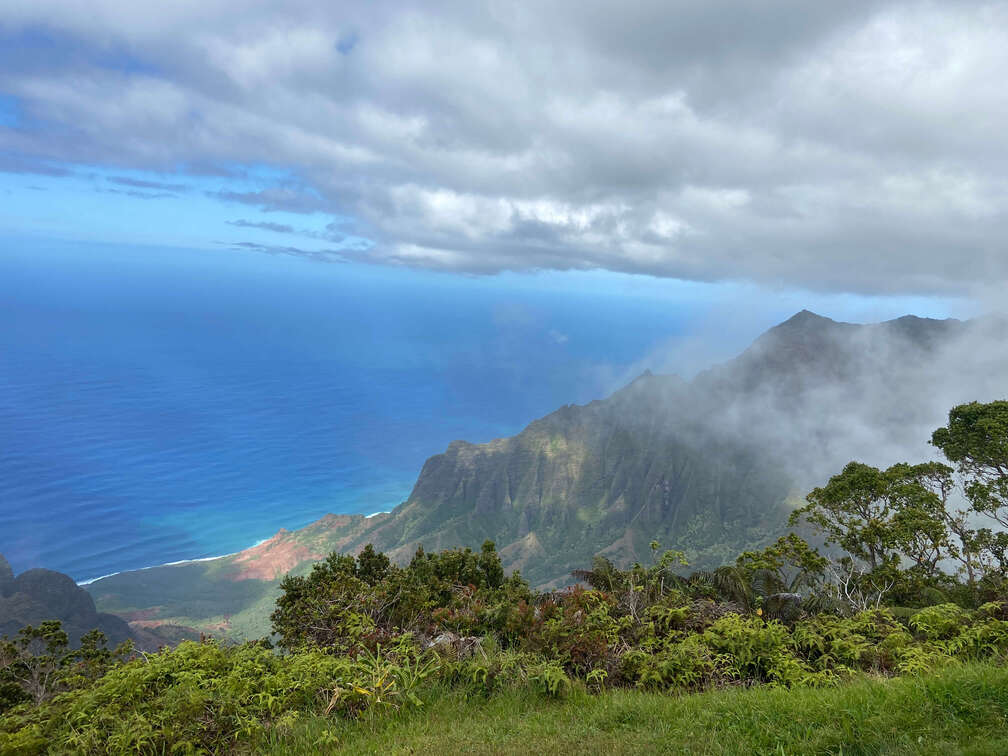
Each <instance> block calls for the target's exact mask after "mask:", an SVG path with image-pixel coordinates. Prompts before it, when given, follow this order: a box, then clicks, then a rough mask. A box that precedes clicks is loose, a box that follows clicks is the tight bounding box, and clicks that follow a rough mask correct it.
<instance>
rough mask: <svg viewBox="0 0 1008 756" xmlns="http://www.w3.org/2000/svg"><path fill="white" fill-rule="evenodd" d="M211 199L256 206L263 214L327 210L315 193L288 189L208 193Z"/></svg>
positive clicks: (323, 202)
mask: <svg viewBox="0 0 1008 756" xmlns="http://www.w3.org/2000/svg"><path fill="white" fill-rule="evenodd" d="M207 195H208V196H210V197H215V198H217V199H220V200H223V201H225V202H239V203H241V204H244V205H254V206H255V207H258V208H259V209H260V210H262V211H263V212H267V213H268V212H273V211H284V212H288V213H318V212H323V211H324V210H325V209H326V203H325V200H323V199H322V198H321V197H320V196H318V195H317V194H315V193H310V192H306V191H298V190H294V189H287V188H270V189H263V190H261V191H258V192H231V191H226V190H220V191H216V192H207Z"/></svg>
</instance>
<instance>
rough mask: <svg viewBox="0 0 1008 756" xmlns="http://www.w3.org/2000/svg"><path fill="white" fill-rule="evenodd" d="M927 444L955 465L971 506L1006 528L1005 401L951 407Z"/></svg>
mask: <svg viewBox="0 0 1008 756" xmlns="http://www.w3.org/2000/svg"><path fill="white" fill-rule="evenodd" d="M931 443H932V444H933V445H934V446H936V447H938V448H939V449H941V451H942V453H943V454H944V455H945V457H946V458H947V459H948V460H949V461H950V462H954V463H956V465H958V470H959V473H960V474H961V475H962V476H963V478H964V490H965V493H966V497H967V499H969V502H970V504H971V505H972V507H973V509H974V510H975V511H976V512H977V513H979V514H984V515H986V516H988V517H990V518H991V519H993V520H995V521H996V522H998V523H999V524H1000V525H1002V526H1003V527H1005V528H1008V401H997V402H990V403H988V404H981V403H979V402H970V403H969V404H960V405H959V406H957V407H953V408H952V410H951V411H950V412H949V420H948V425H947V426H945V427H943V428H938V429H937V430H936V431H935V432H934V433H933V434H932V435H931Z"/></svg>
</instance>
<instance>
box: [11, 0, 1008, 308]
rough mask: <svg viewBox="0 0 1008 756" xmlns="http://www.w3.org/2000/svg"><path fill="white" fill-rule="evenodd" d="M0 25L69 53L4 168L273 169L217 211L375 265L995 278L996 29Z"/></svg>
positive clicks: (334, 11)
mask: <svg viewBox="0 0 1008 756" xmlns="http://www.w3.org/2000/svg"><path fill="white" fill-rule="evenodd" d="M0 18H3V19H4V21H3V22H0V32H2V33H3V35H4V39H5V40H16V39H18V38H21V37H24V38H27V37H30V35H31V34H37V33H38V30H39V29H45V30H47V31H46V33H47V34H50V35H53V36H58V37H59V38H60V39H62V40H72V41H73V45H72V49H73V50H74V51H75V52H74V55H73V56H68V58H67V61H66V64H65V65H59V60H58V59H57V61H56V63H53V60H52V57H51V56H47V58H46V62H45V64H44V65H43V64H42V63H41V62H40V63H38V65H35V64H33V63H31V59H30V58H28V62H27V63H19V65H18V66H16V67H13V68H10V69H6V68H5V69H2V70H0V91H4V92H7V93H9V94H10V95H11V96H14V97H16V98H17V101H18V103H19V107H22V108H23V109H24V110H25V112H27V113H30V114H31V116H32V118H33V119H34V120H33V123H41V124H44V125H45V128H39V129H35V130H26V129H22V130H21V131H19V132H17V133H15V132H13V131H7V132H4V131H3V130H0V150H6V151H8V153H9V152H12V151H17V152H18V153H19V154H25V155H35V156H37V158H38V159H46V160H49V161H63V162H69V163H74V162H90V163H91V164H96V163H98V164H101V163H103V162H104V163H108V164H114V165H117V166H121V167H129V168H137V169H152V170H173V169H174V168H175V167H176V166H178V165H193V166H195V165H224V166H234V165H268V166H277V167H279V168H281V169H282V170H285V171H288V172H290V173H292V174H293V175H294V176H296V177H297V178H298V180H300V181H301V182H302V183H303V187H297V188H291V187H289V186H286V185H284V186H279V187H276V188H271V189H265V190H263V191H260V192H246V191H242V192H234V191H231V190H228V189H222V190H221V191H220V192H218V193H216V194H215V195H214V196H216V197H217V198H218V199H221V200H224V201H231V202H241V203H244V204H249V205H253V206H256V207H259V208H261V209H263V210H287V211H294V212H305V213H311V212H330V213H333V214H334V215H340V216H351V217H353V218H354V219H355V220H356V224H357V226H358V227H359V229H363V231H361V230H359V229H358V228H355V233H366V235H367V236H369V237H370V238H372V239H373V240H374V242H375V243H374V245H373V246H371V247H370V248H369V249H368V250H367V252H366V253H361V254H362V255H363V257H364V258H365V259H370V260H375V261H379V262H388V263H395V264H404V265H416V266H425V267H431V268H438V269H446V270H463V271H471V272H494V271H499V270H505V269H530V268H556V269H588V268H606V269H611V270H620V271H628V272H642V273H650V274H654V275H659V276H674V277H680V278H687V279H693V280H725V279H735V280H749V281H755V282H759V283H763V284H771V285H787V286H801V287H805V288H811V289H817V290H831V291H857V292H868V293H890V292H916V293H936V292H939V293H946V294H948V293H968V292H971V291H973V290H974V289H975V288H976V287H978V286H983V285H987V284H991V283H1003V282H1004V281H1005V279H1006V278H1008V250H1006V249H1005V245H1004V242H1003V241H1002V238H1003V234H1002V229H1003V228H1004V224H1005V221H1006V220H1008V179H1006V178H1005V177H1006V176H1008V170H1006V169H1008V142H1006V141H1005V140H1004V139H1003V138H1002V137H1001V135H1002V134H1003V133H1006V131H1008V87H1006V85H1005V83H1004V81H1003V71H1004V70H1008V7H1006V6H1005V4H1004V3H985V2H979V1H978V2H971V1H969V0H963V1H962V2H956V3H944V4H939V3H927V2H848V3H810V2H805V1H804V0H801V1H799V0H774V1H771V2H757V1H756V0H737V1H736V2H713V3H699V2H667V1H666V2H648V1H644V2H639V3H632V4H629V6H628V5H627V4H617V3H612V2H595V1H592V0H582V1H581V2H573V1H571V2H555V3H548V4H543V3H512V4H506V5H501V4H494V3H482V2H467V3H461V2H458V3H451V2H441V3H423V4H418V3H412V2H406V1H403V2H375V3H369V4H359V3H358V4H341V3H320V2H305V1H303V0H301V1H296V2H293V3H289V4H285V6H284V7H283V8H282V9H280V8H272V7H269V6H255V7H249V6H247V4H239V3H237V2H236V1H233V0H210V1H209V2H205V3H200V4H198V5H190V4H170V5H167V6H161V7H159V8H158V9H156V10H151V8H150V7H141V6H138V5H136V4H131V3H127V2H124V1H123V0H99V1H98V2H96V3H92V4H89V5H88V7H87V9H86V10H85V9H84V8H83V7H82V6H80V5H78V4H76V3H74V2H71V0H41V1H40V2H36V3H30V4H29V3H20V4H12V5H11V7H9V8H7V9H6V10H5V11H4V12H3V14H0ZM89 50H105V51H106V52H105V53H104V54H103V55H100V54H98V53H97V52H95V53H93V54H91V53H87V51H89ZM109 50H113V51H115V50H120V51H127V52H128V53H129V54H128V55H126V53H123V54H121V55H120V54H118V53H117V54H116V55H110V54H109V53H108V52H107V51H109ZM138 51H142V55H141V53H140V52H138ZM118 60H121V61H125V62H121V63H116V61H118Z"/></svg>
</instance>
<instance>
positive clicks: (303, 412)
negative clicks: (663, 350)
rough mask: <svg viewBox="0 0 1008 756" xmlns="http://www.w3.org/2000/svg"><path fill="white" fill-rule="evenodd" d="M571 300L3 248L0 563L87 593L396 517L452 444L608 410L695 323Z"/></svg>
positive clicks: (437, 279)
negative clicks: (329, 520) (595, 407)
mask: <svg viewBox="0 0 1008 756" xmlns="http://www.w3.org/2000/svg"><path fill="white" fill-rule="evenodd" d="M569 280H570V279H569V277H568V278H565V277H563V276H560V275H552V276H551V275H546V274H542V275H533V276H528V275H526V276H518V275H514V276H507V275H505V276H497V277H492V278H471V277H469V278H467V277H462V276H451V275H444V274H432V273H420V272H415V271H407V270H392V269H387V268H376V267H369V266H355V265H348V264H347V265H344V264H323V263H317V262H311V261H306V260H302V259H294V258H290V257H285V256H268V255H261V254H256V253H237V252H230V251H192V250H188V251H187V250H172V249H152V248H128V247H108V246H102V245H97V244H73V245H71V244H56V243H51V242H49V243H45V242H40V241H31V242H24V241H22V242H19V243H18V244H6V246H5V247H3V248H2V249H0V553H3V554H4V555H5V556H6V557H7V558H8V559H9V560H10V562H11V564H12V565H13V567H14V569H15V571H21V570H23V569H27V568H29V567H33V566H45V567H49V568H52V569H57V570H60V571H64V572H67V573H68V574H70V575H72V576H73V577H74V578H76V579H78V580H84V579H90V578H94V577H96V576H99V575H103V574H108V573H111V572H115V571H118V570H124V569H133V568H139V567H144V566H149V565H152V564H160V563H164V562H169V561H174V560H181V559H191V558H200V557H205V556H211V555H216V554H222V553H228V552H232V551H236V550H238V549H241V548H245V547H247V546H249V545H251V544H253V543H255V542H256V541H258V540H261V539H263V538H267V537H269V536H270V535H272V534H273V533H274V532H276V530H277V529H279V528H281V527H286V528H296V527H300V526H302V525H305V524H307V523H308V522H311V521H312V520H314V519H317V518H318V517H320V516H322V515H323V514H325V513H326V512H363V513H370V512H375V511H379V510H387V509H391V508H392V507H393V506H395V505H396V504H398V503H399V502H401V501H402V500H403V499H405V498H406V496H407V495H408V493H409V490H410V488H411V486H412V484H413V482H414V480H415V478H416V475H417V473H418V472H419V470H420V468H421V466H422V464H423V462H424V460H425V459H426V458H427V457H428V456H430V455H432V454H435V453H438V452H440V451H442V450H443V449H444V447H445V446H446V445H447V444H448V443H449V442H450V441H452V440H453V439H457V438H464V439H468V440H472V441H485V440H489V439H491V438H495V437H499V436H502V435H508V434H512V433H515V432H517V431H518V430H520V429H521V428H522V427H524V425H525V424H527V423H528V422H529V421H531V420H533V419H535V418H536V417H539V416H541V415H543V414H545V413H547V412H550V411H552V410H554V409H556V408H557V407H559V406H560V405H563V404H567V403H571V402H578V403H580V402H585V401H588V400H591V399H593V398H597V397H600V396H603V395H605V394H606V393H608V392H609V391H610V390H612V389H613V388H615V385H614V381H617V380H620V381H621V380H622V379H623V378H624V377H625V374H624V373H625V369H626V368H627V366H629V365H631V364H632V363H634V361H635V360H638V359H640V358H641V356H642V355H644V354H646V353H647V351H648V349H650V348H652V347H653V346H654V345H655V344H656V343H659V342H660V341H662V340H663V339H667V338H668V337H669V336H670V335H671V334H674V333H675V332H676V331H677V329H680V328H682V327H683V325H684V323H685V319H686V317H687V315H686V312H685V309H684V308H677V307H676V306H675V305H674V304H671V303H670V302H669V301H668V300H667V299H662V298H660V297H659V298H656V297H654V296H642V295H640V294H639V293H638V292H635V287H634V285H633V283H632V281H631V282H630V283H627V281H626V280H624V281H623V282H622V283H621V284H620V285H618V286H614V285H613V283H612V281H611V280H607V279H601V278H600V279H596V278H592V277H591V276H590V275H589V276H583V277H582V278H581V279H580V280H579V282H578V284H577V285H567V284H565V283H564V282H565V281H569ZM652 293H653V292H652ZM684 307H685V306H684Z"/></svg>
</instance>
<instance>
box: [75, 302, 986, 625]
mask: <svg viewBox="0 0 1008 756" xmlns="http://www.w3.org/2000/svg"><path fill="white" fill-rule="evenodd" d="M978 333H980V330H978V326H977V324H976V323H962V322H959V321H954V320H947V321H938V320H929V319H924V318H915V317H912V316H907V317H904V318H899V319H897V320H893V321H888V322H885V323H879V324H873V325H866V326H862V325H853V324H849V323H838V322H835V321H833V320H830V319H828V318H824V317H821V316H818V315H815V314H813V313H810V312H807V311H803V312H800V313H798V314H797V315H795V316H794V317H792V318H790V319H789V320H787V321H785V322H784V323H781V324H780V325H778V326H775V327H774V328H772V329H770V330H769V331H767V332H766V333H765V334H763V335H762V336H761V337H759V338H758V339H757V340H756V341H755V342H754V343H753V344H752V345H751V346H750V347H749V348H748V349H747V350H746V351H745V352H743V353H742V354H741V355H739V356H738V357H737V358H735V359H733V360H731V361H729V362H727V363H724V364H723V365H719V366H716V367H715V368H712V369H711V370H709V371H707V372H705V373H702V374H700V375H698V376H697V377H696V378H695V379H694V380H692V381H690V382H686V381H683V380H682V379H681V378H678V377H676V376H659V375H652V374H650V373H645V374H644V375H642V376H640V377H639V378H638V379H637V380H635V381H633V382H632V383H631V384H629V385H628V386H626V387H624V388H623V389H621V390H619V391H617V392H616V393H614V394H613V395H612V396H610V397H608V398H606V399H604V400H599V401H594V402H591V403H589V404H587V405H584V406H574V405H571V406H566V407H562V408H561V409H559V410H557V411H556V412H554V413H552V414H550V415H547V416H546V417H544V418H541V419H539V420H536V421H534V422H533V423H531V424H530V425H529V426H528V427H527V428H525V430H523V431H522V432H521V433H519V434H517V435H516V436H513V437H511V438H505V439H497V440H494V441H491V442H489V443H485V444H471V443H468V442H465V441H456V442H453V443H452V444H450V445H449V447H448V448H447V449H446V450H445V451H444V452H443V453H441V454H438V455H435V456H433V457H431V458H430V459H428V460H427V462H426V463H425V464H424V466H423V469H422V470H421V472H420V475H419V477H418V479H417V482H416V484H415V486H414V488H413V491H412V492H411V494H410V496H409V498H408V499H407V501H405V502H404V503H403V504H401V505H400V506H399V507H397V508H396V509H395V510H394V511H393V512H392V513H389V514H383V515H377V516H374V517H372V518H364V517H360V516H335V515H329V516H327V517H326V518H323V519H322V520H320V521H319V522H317V523H315V524H313V525H311V526H309V527H308V528H305V529H303V530H301V531H296V532H294V533H286V532H283V531H282V532H281V533H279V534H277V536H276V537H275V538H274V539H271V541H270V542H269V544H268V546H267V545H264V546H266V548H259V549H258V551H257V550H256V549H253V550H249V551H248V552H243V553H242V554H240V555H237V556H233V557H226V558H222V559H221V560H213V561H211V562H207V563H198V564H191V565H181V566H180V567H179V570H178V571H175V572H172V570H175V569H176V568H172V567H165V568H157V569H155V570H147V571H144V573H145V575H144V576H143V578H140V577H139V573H125V574H122V575H118V576H115V577H113V578H108V579H104V580H100V581H97V582H96V583H94V584H93V585H92V586H91V587H90V590H91V591H92V593H93V595H95V597H96V600H97V601H98V604H99V606H100V607H102V608H103V609H105V610H106V611H117V612H127V613H130V617H131V618H133V617H138V616H140V615H141V614H142V615H143V616H144V617H146V618H147V620H148V621H151V622H156V621H159V618H160V619H165V620H167V619H169V618H170V619H171V621H173V622H178V623H181V624H187V623H188V624H190V626H198V627H201V628H202V629H207V630H214V629H216V630H222V629H223V630H224V631H225V632H226V631H228V630H231V631H233V632H239V631H241V632H253V631H259V630H264V629H265V626H266V625H265V621H264V616H265V614H266V613H268V610H267V607H269V606H270V605H271V602H272V598H273V597H275V591H276V584H277V578H278V576H279V575H281V574H282V573H283V572H285V571H288V570H294V571H304V570H307V569H308V565H309V564H310V562H311V560H313V559H317V558H319V557H321V556H323V555H325V554H326V553H328V552H329V551H331V550H339V551H347V552H354V551H358V550H359V549H361V548H362V547H363V546H364V545H365V544H367V543H373V544H374V545H375V546H376V547H377V548H379V549H382V550H385V551H388V552H389V553H390V554H391V555H392V556H394V557H395V558H396V559H398V560H400V561H405V560H408V559H409V558H410V556H411V555H412V554H413V553H414V551H415V550H416V548H417V547H418V546H423V548H424V549H426V550H433V549H442V548H449V547H455V546H471V547H474V548H478V547H479V545H480V544H481V543H482V542H483V540H485V539H487V538H489V539H492V540H494V541H495V542H496V543H497V547H498V549H499V550H500V552H501V554H502V557H503V559H504V562H505V566H506V567H508V568H509V569H515V568H518V569H521V570H522V573H523V574H524V575H525V576H526V577H527V578H529V579H530V581H531V582H532V583H533V584H534V585H539V586H543V587H548V586H555V585H561V584H564V583H566V582H567V581H568V580H569V575H570V571H571V570H572V569H575V568H579V567H584V566H587V565H588V564H590V562H591V559H592V557H593V556H594V555H595V554H605V555H607V556H609V557H611V558H612V559H613V560H614V561H617V562H619V563H624V564H625V563H628V562H632V561H635V560H641V561H643V560H646V559H648V558H650V549H649V547H648V544H649V543H650V541H651V540H653V539H656V540H658V541H660V542H661V544H662V546H663V547H666V548H678V549H682V550H683V551H685V552H686V553H687V558H688V559H689V560H690V562H691V564H692V565H693V566H695V567H709V566H714V565H716V564H720V563H723V562H725V561H727V560H731V559H733V558H734V557H735V556H736V555H737V554H738V553H739V551H741V550H743V549H745V548H747V547H750V546H755V545H759V544H761V543H763V542H766V541H767V540H770V539H772V538H774V537H776V535H777V534H779V533H780V532H781V531H782V530H783V529H784V523H785V520H786V516H787V513H788V511H789V510H790V506H789V503H788V499H789V498H790V497H799V498H800V497H801V496H802V495H803V494H804V492H805V491H807V490H808V489H809V488H810V487H811V486H813V485H817V484H819V483H821V482H822V480H823V479H824V477H825V476H828V475H829V474H832V473H834V472H836V471H837V470H838V469H840V467H841V466H842V465H843V464H844V463H846V462H847V461H849V460H850V459H852V458H858V459H862V460H864V461H867V462H870V463H872V464H891V463H892V462H895V461H898V460H899V459H906V458H915V457H918V456H920V455H921V454H927V447H926V445H925V440H926V438H928V437H929V435H930V430H931V429H933V428H934V427H937V425H938V424H940V423H941V422H942V420H943V418H944V414H945V413H946V412H947V411H948V409H949V408H950V407H951V406H952V405H953V404H955V403H958V402H960V401H967V400H971V399H984V398H988V397H990V398H993V396H992V392H994V393H998V392H1000V391H1001V390H1002V386H1001V381H1000V377H1001V376H1003V375H1005V371H1004V370H1003V369H1001V368H1002V367H1003V366H1004V365H1005V362H1004V361H1002V362H1000V363H997V364H996V365H995V366H994V367H993V368H989V369H983V370H980V369H977V368H976V366H975V365H974V364H973V363H972V362H971V360H974V358H975V356H976V355H978V354H983V353H984V350H979V349H977V345H978V344H979V343H983V344H987V345H989V344H992V343H996V344H998V345H999V346H1000V347H1003V346H1004V341H1003V338H1002V337H1001V335H1000V334H1001V333H1003V329H1000V330H999V329H997V328H995V329H994V331H993V335H991V333H986V334H983V333H980V336H978V335H977V334H978ZM1000 354H1002V355H1003V354H1004V350H1003V348H1001V351H1000ZM971 376H979V377H981V378H984V379H987V380H988V383H983V382H982V381H980V382H977V381H973V380H971V379H970V377H971ZM281 555H282V556H281ZM182 570H184V571H185V572H186V578H185V580H184V581H182V582H181V583H179V582H178V581H177V580H176V577H177V576H179V575H181V574H182ZM173 576H175V577H173ZM155 578H157V580H158V581H160V582H161V583H163V584H165V585H172V584H175V585H179V586H182V585H183V584H184V585H185V586H189V587H187V588H185V589H182V588H181V587H180V588H179V589H173V590H172V591H171V593H173V594H174V595H175V598H173V599H171V600H166V601H164V602H163V603H162V604H160V605H158V606H156V607H151V604H152V603H153V602H152V600H151V598H150V596H152V595H156V591H155V590H153V589H152V587H151V584H150V581H151V580H153V579H155ZM173 581H174V583H173ZM141 585H145V586H146V588H143V589H141V588H140V587H139V586H141ZM187 591H188V592H189V594H191V595H204V596H206V597H209V598H210V599H211V600H209V601H208V602H207V603H206V605H205V606H202V607H201V606H200V605H199V604H198V603H197V602H193V601H188V602H185V601H183V598H184V597H183V595H182V594H184V593H186V592H187ZM200 591H202V593H200ZM215 596H231V597H236V596H243V597H244V598H242V599H240V600H234V599H228V600H227V601H225V602H224V603H223V604H222V603H221V602H219V601H215V600H213V597H215ZM225 605H226V606H227V612H224V611H223V610H221V607H222V606H225ZM253 607H255V608H253ZM183 609H184V610H185V611H182V610H183ZM225 614H227V615H228V616H226V617H225V616H224V615H225Z"/></svg>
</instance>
